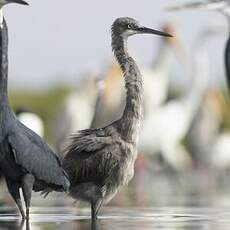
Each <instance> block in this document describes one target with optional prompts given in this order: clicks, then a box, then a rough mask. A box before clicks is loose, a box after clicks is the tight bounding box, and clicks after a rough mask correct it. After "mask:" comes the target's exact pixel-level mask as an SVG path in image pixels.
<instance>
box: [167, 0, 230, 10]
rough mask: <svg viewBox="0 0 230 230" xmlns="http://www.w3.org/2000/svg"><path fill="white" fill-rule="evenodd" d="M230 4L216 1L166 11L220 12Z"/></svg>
mask: <svg viewBox="0 0 230 230" xmlns="http://www.w3.org/2000/svg"><path fill="white" fill-rule="evenodd" d="M226 4H228V3H227V2H226V1H214V2H199V1H197V2H190V3H185V4H181V5H175V6H169V7H166V8H165V9H166V10H168V11H177V10H184V9H188V10H189V9H191V10H192V9H207V10H219V9H222V8H223V7H225V6H226Z"/></svg>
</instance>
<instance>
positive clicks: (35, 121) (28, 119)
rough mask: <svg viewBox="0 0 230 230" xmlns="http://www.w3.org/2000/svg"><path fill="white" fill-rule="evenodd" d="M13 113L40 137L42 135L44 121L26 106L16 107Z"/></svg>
mask: <svg viewBox="0 0 230 230" xmlns="http://www.w3.org/2000/svg"><path fill="white" fill-rule="evenodd" d="M15 113H16V115H17V117H18V120H19V121H20V122H22V124H24V125H25V126H27V127H28V128H30V129H31V130H33V131H34V132H35V133H37V134H38V135H39V136H40V137H44V122H43V120H42V119H41V117H40V116H38V115H37V114H35V113H32V112H30V111H29V110H28V109H26V108H18V109H17V110H16V111H15Z"/></svg>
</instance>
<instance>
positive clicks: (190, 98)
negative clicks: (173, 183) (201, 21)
mask: <svg viewBox="0 0 230 230" xmlns="http://www.w3.org/2000/svg"><path fill="white" fill-rule="evenodd" d="M210 34H211V31H209V30H208V31H204V32H202V34H201V35H199V36H198V38H197V41H196V42H195V46H194V49H193V50H194V55H193V67H192V71H193V72H192V83H191V87H190V88H189V89H188V90H187V92H186V93H185V94H184V95H183V96H181V97H180V98H177V99H173V100H170V101H169V102H167V103H165V104H164V105H163V106H162V107H161V108H159V109H158V110H157V111H156V112H155V113H149V114H146V116H145V119H144V121H143V128H142V130H141V135H140V143H139V151H140V152H143V153H147V154H150V155H156V154H158V153H159V154H160V156H162V158H163V159H164V161H165V162H166V163H167V164H166V165H169V166H170V167H172V168H173V169H176V170H177V171H178V170H184V169H186V170H187V169H189V168H190V167H191V166H192V159H191V156H190V154H189V153H188V151H187V149H186V148H185V146H184V145H183V140H184V138H185V137H186V134H187V133H188V131H189V129H190V127H191V124H192V121H193V119H194V117H195V116H196V114H197V112H198V110H199V107H200V105H201V103H202V101H203V97H204V95H205V92H206V89H207V87H208V82H209V68H208V67H209V65H208V56H207V52H206V48H205V44H206V43H207V41H208V39H210V38H211V36H210ZM201 38H202V39H201Z"/></svg>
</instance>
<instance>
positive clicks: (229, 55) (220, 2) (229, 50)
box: [167, 0, 230, 92]
mask: <svg viewBox="0 0 230 230" xmlns="http://www.w3.org/2000/svg"><path fill="white" fill-rule="evenodd" d="M167 9H168V10H183V9H207V10H215V11H219V12H221V13H222V14H223V15H225V16H226V17H227V19H228V24H229V27H230V0H206V1H203V2H201V1H196V2H191V3H185V4H182V5H178V6H172V7H168V8H167ZM229 32H230V31H229ZM225 68H226V73H227V75H226V76H227V84H228V89H229V92H230V36H229V37H228V41H227V44H226V49H225Z"/></svg>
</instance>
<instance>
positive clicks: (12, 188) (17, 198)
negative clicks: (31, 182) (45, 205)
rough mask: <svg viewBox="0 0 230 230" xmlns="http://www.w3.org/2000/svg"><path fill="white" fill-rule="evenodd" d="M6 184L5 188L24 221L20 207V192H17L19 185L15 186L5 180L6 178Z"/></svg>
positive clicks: (23, 214)
mask: <svg viewBox="0 0 230 230" xmlns="http://www.w3.org/2000/svg"><path fill="white" fill-rule="evenodd" d="M6 184H7V188H8V190H9V192H10V194H11V196H12V197H13V199H14V201H15V203H16V205H17V206H18V209H19V211H20V213H21V216H22V219H23V220H24V219H25V217H26V216H25V212H24V210H23V207H22V201H21V197H20V192H19V185H18V184H15V182H12V181H10V180H8V179H7V178H6Z"/></svg>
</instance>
